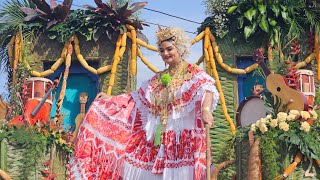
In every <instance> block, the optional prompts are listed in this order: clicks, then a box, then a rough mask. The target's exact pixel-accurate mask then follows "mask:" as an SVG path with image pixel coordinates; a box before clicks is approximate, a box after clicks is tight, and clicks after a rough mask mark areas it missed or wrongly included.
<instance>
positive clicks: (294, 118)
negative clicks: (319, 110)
mask: <svg viewBox="0 0 320 180" xmlns="http://www.w3.org/2000/svg"><path fill="white" fill-rule="evenodd" d="M287 120H288V121H295V120H297V115H294V114H289V115H288V116H287Z"/></svg>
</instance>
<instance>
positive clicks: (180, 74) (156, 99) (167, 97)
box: [152, 61, 187, 145]
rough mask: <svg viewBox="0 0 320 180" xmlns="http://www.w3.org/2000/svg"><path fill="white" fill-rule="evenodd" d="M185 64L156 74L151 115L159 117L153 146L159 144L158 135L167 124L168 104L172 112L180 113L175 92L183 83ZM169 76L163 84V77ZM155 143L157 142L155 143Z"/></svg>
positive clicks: (179, 104) (182, 62)
mask: <svg viewBox="0 0 320 180" xmlns="http://www.w3.org/2000/svg"><path fill="white" fill-rule="evenodd" d="M186 68H187V63H186V62H185V61H181V62H180V63H179V65H178V66H177V67H176V68H172V69H166V70H164V71H163V72H161V73H159V74H158V79H157V81H156V82H155V84H154V86H155V89H154V91H153V96H152V97H153V106H154V108H153V110H152V114H154V115H156V116H160V124H159V126H158V127H157V132H156V137H155V145H157V144H159V143H160V141H161V140H160V139H159V138H160V134H161V132H162V130H164V129H165V127H166V125H167V123H168V115H169V106H168V105H169V104H170V103H171V105H172V106H171V108H172V110H173V109H174V108H175V109H176V110H178V111H181V104H182V102H181V99H180V100H179V102H177V100H176V98H175V91H176V90H177V89H178V88H180V87H181V85H182V84H183V81H184V75H185V74H186ZM164 75H167V76H170V78H171V81H170V82H168V83H167V84H163V81H162V80H163V79H162V78H163V76H164ZM156 141H157V142H156Z"/></svg>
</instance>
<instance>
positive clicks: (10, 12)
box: [0, 0, 37, 61]
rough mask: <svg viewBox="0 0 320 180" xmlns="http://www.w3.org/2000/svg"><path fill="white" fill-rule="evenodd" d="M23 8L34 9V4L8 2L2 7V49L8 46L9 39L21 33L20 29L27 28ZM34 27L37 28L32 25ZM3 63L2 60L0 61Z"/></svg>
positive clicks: (17, 0)
mask: <svg viewBox="0 0 320 180" xmlns="http://www.w3.org/2000/svg"><path fill="white" fill-rule="evenodd" d="M21 7H29V8H34V7H35V6H34V4H32V3H30V2H29V1H28V0H6V1H5V2H2V3H1V5H0V34H1V36H0V43H1V44H0V47H5V46H6V45H7V44H8V41H9V38H10V37H11V36H13V35H15V33H16V32H18V31H19V28H20V27H21V28H23V29H25V28H30V26H29V27H27V25H26V23H25V22H24V17H25V15H24V13H23V12H22V10H21V9H20V8H21ZM32 26H37V25H36V24H32ZM0 61H1V59H0Z"/></svg>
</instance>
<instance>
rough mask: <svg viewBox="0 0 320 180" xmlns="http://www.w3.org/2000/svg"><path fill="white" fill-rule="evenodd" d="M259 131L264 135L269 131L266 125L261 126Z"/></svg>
mask: <svg viewBox="0 0 320 180" xmlns="http://www.w3.org/2000/svg"><path fill="white" fill-rule="evenodd" d="M259 130H260V131H261V133H262V134H264V133H265V132H267V131H268V127H267V125H266V124H261V126H260V128H259Z"/></svg>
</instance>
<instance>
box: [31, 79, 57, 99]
mask: <svg viewBox="0 0 320 180" xmlns="http://www.w3.org/2000/svg"><path fill="white" fill-rule="evenodd" d="M52 84H53V83H52V81H51V80H50V79H47V78H41V77H31V78H29V79H28V80H27V92H28V93H27V96H28V100H31V99H37V100H39V101H40V100H41V99H42V98H43V96H44V95H45V94H46V92H48V91H49V89H50V87H52ZM52 98H53V97H52V94H50V95H49V97H48V99H47V100H46V102H47V103H49V104H51V105H52Z"/></svg>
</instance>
